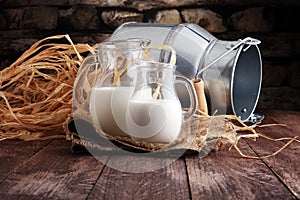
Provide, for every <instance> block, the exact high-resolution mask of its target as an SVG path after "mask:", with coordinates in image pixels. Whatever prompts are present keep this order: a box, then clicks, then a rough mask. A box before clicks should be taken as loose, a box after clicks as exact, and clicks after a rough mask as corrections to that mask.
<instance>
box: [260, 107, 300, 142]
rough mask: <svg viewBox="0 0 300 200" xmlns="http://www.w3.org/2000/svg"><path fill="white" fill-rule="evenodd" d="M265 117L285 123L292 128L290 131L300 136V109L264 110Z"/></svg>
mask: <svg viewBox="0 0 300 200" xmlns="http://www.w3.org/2000/svg"><path fill="white" fill-rule="evenodd" d="M264 112H265V113H266V115H267V117H270V118H271V119H272V120H274V121H275V122H276V123H278V124H282V123H283V124H286V125H288V126H289V127H290V128H291V129H292V131H291V132H292V133H293V134H296V135H298V136H299V137H300V111H280V110H269V111H264Z"/></svg>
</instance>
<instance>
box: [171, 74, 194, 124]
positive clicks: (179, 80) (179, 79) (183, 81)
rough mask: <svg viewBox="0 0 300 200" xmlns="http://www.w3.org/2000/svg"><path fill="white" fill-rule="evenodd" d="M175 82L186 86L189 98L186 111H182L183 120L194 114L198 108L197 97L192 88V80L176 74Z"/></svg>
mask: <svg viewBox="0 0 300 200" xmlns="http://www.w3.org/2000/svg"><path fill="white" fill-rule="evenodd" d="M176 82H177V83H180V84H183V85H184V86H185V87H186V89H187V91H188V94H189V97H190V100H191V106H190V108H189V109H188V111H187V112H186V113H184V117H183V121H187V120H188V119H190V118H191V117H192V116H193V115H194V114H195V112H196V110H197V108H198V99H197V94H196V90H195V88H194V85H193V83H192V81H190V80H189V79H188V78H186V77H184V76H180V75H176Z"/></svg>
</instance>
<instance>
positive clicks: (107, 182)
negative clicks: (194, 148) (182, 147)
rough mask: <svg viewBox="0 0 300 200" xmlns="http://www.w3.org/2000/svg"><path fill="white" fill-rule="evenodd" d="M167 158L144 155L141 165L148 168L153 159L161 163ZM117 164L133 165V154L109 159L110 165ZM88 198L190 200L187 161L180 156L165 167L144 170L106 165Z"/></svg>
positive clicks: (141, 158)
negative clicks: (138, 171)
mask: <svg viewBox="0 0 300 200" xmlns="http://www.w3.org/2000/svg"><path fill="white" fill-rule="evenodd" d="M167 160H168V159H167V158H162V159H161V160H160V159H156V158H152V157H143V156H142V155H141V157H140V161H141V162H140V165H143V166H145V167H147V166H149V165H151V164H153V161H155V162H156V163H159V162H164V161H167ZM116 163H117V164H120V165H123V166H128V168H127V169H126V168H123V169H124V170H125V171H130V169H129V168H130V167H133V166H132V157H130V156H124V157H117V156H115V157H114V158H110V160H109V162H108V165H109V166H112V165H113V166H116V165H115V164H116ZM116 168H119V167H116ZM119 169H120V168H119ZM89 199H190V195H189V188H188V182H187V176H186V167H185V163H184V160H183V159H179V160H176V161H175V162H173V163H171V164H170V165H168V166H166V167H164V168H161V169H158V170H156V171H148V172H145V173H129V172H122V171H119V170H116V169H114V168H111V167H105V169H104V171H103V173H102V174H101V176H100V178H99V180H98V181H97V184H96V185H95V187H94V189H93V191H92V192H91V194H90V196H89Z"/></svg>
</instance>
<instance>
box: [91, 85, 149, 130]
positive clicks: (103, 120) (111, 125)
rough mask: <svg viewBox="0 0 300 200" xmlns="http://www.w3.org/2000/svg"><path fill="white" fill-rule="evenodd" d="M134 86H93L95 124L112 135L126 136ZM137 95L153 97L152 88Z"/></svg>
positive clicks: (92, 114)
mask: <svg viewBox="0 0 300 200" xmlns="http://www.w3.org/2000/svg"><path fill="white" fill-rule="evenodd" d="M133 91H134V87H101V88H93V89H92V93H91V100H90V108H89V109H90V113H91V116H92V118H93V120H94V124H96V125H99V126H100V127H101V129H102V130H103V131H104V132H105V133H108V134H111V135H121V136H125V135H127V134H126V133H128V131H127V125H126V110H127V105H128V101H129V98H130V95H131V94H132V93H133ZM136 96H137V97H139V98H141V97H143V98H144V97H148V98H149V96H150V97H151V88H147V89H144V90H142V91H141V92H139V93H138V94H137V95H136Z"/></svg>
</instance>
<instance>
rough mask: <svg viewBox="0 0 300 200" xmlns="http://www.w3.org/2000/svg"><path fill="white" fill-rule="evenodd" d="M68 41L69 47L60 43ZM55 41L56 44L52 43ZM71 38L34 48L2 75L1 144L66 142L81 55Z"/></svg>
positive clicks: (62, 37)
mask: <svg viewBox="0 0 300 200" xmlns="http://www.w3.org/2000/svg"><path fill="white" fill-rule="evenodd" d="M62 40H64V42H65V40H68V43H69V44H64V43H57V42H61V41H62ZM53 41H55V42H56V43H50V42H53ZM93 50H94V49H93V48H92V47H90V46H89V45H87V44H76V45H74V44H73V43H72V41H71V39H70V38H69V36H68V35H59V36H53V37H48V38H45V39H43V40H40V41H38V42H36V43H35V44H33V45H32V46H31V48H30V49H28V50H27V51H26V52H24V54H23V55H22V56H21V57H20V58H19V59H18V60H17V61H16V62H14V63H13V64H12V65H11V66H9V67H8V68H6V69H4V70H3V71H1V73H0V119H1V121H0V140H3V139H8V138H19V139H23V140H37V139H51V138H64V137H65V135H64V130H63V125H62V124H63V123H64V121H65V120H66V118H67V116H68V115H70V114H71V112H72V90H73V83H74V79H75V76H76V73H77V71H78V67H79V65H80V64H81V62H82V61H83V58H82V56H81V55H80V53H84V52H89V51H93Z"/></svg>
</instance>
